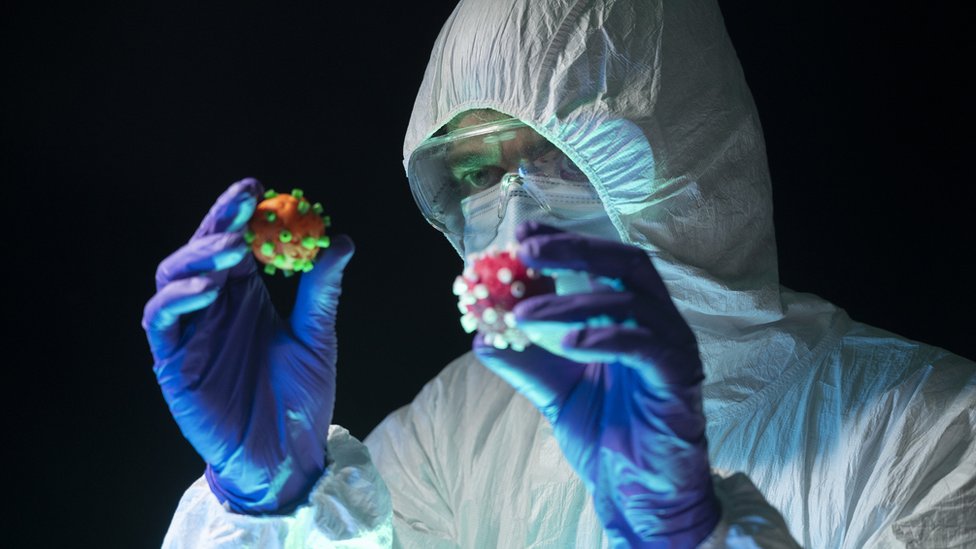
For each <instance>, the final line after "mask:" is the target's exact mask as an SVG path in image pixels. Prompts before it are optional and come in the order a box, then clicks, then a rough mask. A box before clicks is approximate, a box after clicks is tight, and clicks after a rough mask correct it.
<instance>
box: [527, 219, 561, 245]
mask: <svg viewBox="0 0 976 549" xmlns="http://www.w3.org/2000/svg"><path fill="white" fill-rule="evenodd" d="M566 232H568V231H564V230H562V229H559V228H557V227H553V226H552V225H545V224H543V223H539V222H538V221H526V222H525V223H520V224H519V226H518V227H515V239H516V240H518V241H519V242H521V241H523V240H525V239H526V238H529V237H530V236H545V235H553V234H565V233H566Z"/></svg>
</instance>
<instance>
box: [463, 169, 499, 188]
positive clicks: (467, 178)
mask: <svg viewBox="0 0 976 549" xmlns="http://www.w3.org/2000/svg"><path fill="white" fill-rule="evenodd" d="M503 175H505V170H504V169H503V168H501V167H499V166H481V167H479V168H475V169H470V170H465V171H463V172H461V173H460V174H457V175H456V177H457V180H458V182H459V183H461V184H462V185H464V186H466V187H471V188H474V189H487V188H488V187H491V186H492V185H495V184H497V183H498V182H499V181H501V179H502V176H503Z"/></svg>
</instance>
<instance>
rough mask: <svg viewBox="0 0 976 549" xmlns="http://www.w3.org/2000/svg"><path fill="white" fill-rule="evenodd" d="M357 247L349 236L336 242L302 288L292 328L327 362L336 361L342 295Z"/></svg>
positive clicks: (319, 260) (303, 282)
mask: <svg viewBox="0 0 976 549" xmlns="http://www.w3.org/2000/svg"><path fill="white" fill-rule="evenodd" d="M355 251H356V247H355V245H354V244H353V242H352V239H351V238H349V237H348V236H346V235H337V236H335V237H334V238H332V243H331V244H330V245H329V247H328V248H326V249H325V250H323V251H322V252H319V254H320V255H319V257H318V258H317V259H316V260H315V267H313V268H312V270H311V271H310V272H308V273H305V274H303V275H302V280H301V282H300V283H299V285H298V295H297V297H296V299H295V308H294V309H292V313H291V326H292V331H293V332H294V334H295V337H297V338H298V340H299V341H301V342H302V343H304V344H305V345H306V346H308V347H309V348H310V349H312V350H313V351H314V352H317V353H319V354H320V356H322V357H323V358H324V359H327V362H333V363H334V361H335V352H336V351H335V350H336V335H335V316H336V309H337V308H338V305H339V295H340V294H341V293H342V273H343V270H344V269H345V268H346V265H347V264H349V260H350V259H351V258H352V255H353V253H354V252H355Z"/></svg>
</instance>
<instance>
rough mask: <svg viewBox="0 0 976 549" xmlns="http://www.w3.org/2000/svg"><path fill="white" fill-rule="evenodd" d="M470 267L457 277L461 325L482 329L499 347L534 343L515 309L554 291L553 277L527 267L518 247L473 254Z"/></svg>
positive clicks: (467, 329)
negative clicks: (519, 323) (517, 253)
mask: <svg viewBox="0 0 976 549" xmlns="http://www.w3.org/2000/svg"><path fill="white" fill-rule="evenodd" d="M468 260H469V261H468V267H467V268H465V269H464V272H463V273H462V274H461V276H459V277H457V278H456V279H455V280H454V295H456V296H458V310H459V311H461V314H462V316H461V327H463V328H464V331H465V332H467V333H469V334H470V333H472V332H475V331H477V332H479V333H480V334H482V335H483V336H484V338H485V343H487V344H489V345H492V346H494V347H496V348H498V349H507V348H511V349H513V350H515V351H522V350H524V349H525V348H526V347H527V346H528V345H529V343H530V341H529V338H528V337H527V336H526V335H525V333H524V332H522V331H521V330H519V329H518V327H517V326H516V324H515V313H513V312H512V309H513V308H514V307H515V304H516V303H518V302H519V301H521V300H523V299H525V298H528V297H532V296H534V295H540V294H544V293H549V292H552V291H553V289H554V284H553V280H552V279H551V278H550V277H548V276H543V275H541V274H539V273H538V272H536V271H535V270H534V269H531V268H529V267H526V265H525V264H524V263H522V261H521V260H519V258H518V255H516V253H515V247H514V246H513V247H510V248H508V249H506V250H502V251H498V250H487V251H485V252H482V253H478V254H472V255H471V256H469V258H468Z"/></svg>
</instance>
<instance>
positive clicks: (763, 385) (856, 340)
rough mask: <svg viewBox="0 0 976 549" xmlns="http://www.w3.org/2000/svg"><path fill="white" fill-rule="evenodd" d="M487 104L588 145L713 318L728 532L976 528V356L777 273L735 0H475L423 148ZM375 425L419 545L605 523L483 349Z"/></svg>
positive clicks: (574, 532) (692, 299)
mask: <svg viewBox="0 0 976 549" xmlns="http://www.w3.org/2000/svg"><path fill="white" fill-rule="evenodd" d="M479 108H490V109H495V110H498V111H501V112H503V113H506V114H509V115H512V116H515V117H518V118H519V119H521V120H523V121H524V122H526V123H527V124H529V125H530V126H531V127H533V128H534V129H535V130H536V131H538V132H539V133H541V134H542V135H544V136H545V137H546V138H548V139H549V140H550V141H552V142H553V143H555V144H556V145H557V146H558V147H560V148H561V149H562V150H563V151H564V152H565V153H566V154H567V155H568V156H570V158H571V159H572V160H573V162H574V163H575V164H576V165H577V166H578V167H579V168H580V169H581V170H582V171H583V172H584V173H585V174H586V176H587V177H588V179H589V180H590V181H591V182H592V183H593V185H594V187H595V188H596V189H597V192H598V194H599V196H600V198H601V200H602V202H603V206H604V207H605V209H606V213H607V215H608V217H609V219H610V220H611V222H612V223H613V225H614V227H615V228H616V230H617V232H618V235H619V237H620V239H621V240H622V241H623V242H627V243H631V244H634V245H637V246H640V247H641V248H643V249H645V250H646V251H647V252H648V253H649V254H650V255H652V257H653V258H654V265H655V267H656V268H657V270H658V272H659V273H660V274H661V276H662V278H663V279H664V282H665V284H666V286H667V288H668V291H669V293H670V294H671V297H672V299H673V300H674V302H675V304H676V306H677V307H678V310H679V311H680V312H681V314H682V316H683V317H684V318H685V320H686V321H687V322H688V324H689V325H690V326H691V328H692V330H693V331H694V332H695V336H696V339H697V340H698V342H699V350H700V352H701V355H702V360H703V365H704V370H705V376H706V379H705V385H704V387H703V398H704V408H705V417H706V420H707V427H706V433H707V436H708V441H709V452H710V460H711V464H712V467H713V468H714V469H719V470H722V471H727V472H729V473H736V472H738V473H739V474H732V475H731V476H729V477H728V478H726V479H724V480H723V481H717V482H716V483H715V491H716V495H717V496H718V498H719V500H720V501H721V502H722V507H723V509H722V512H723V515H722V520H721V522H720V524H719V526H718V528H717V529H716V531H715V532H714V533H713V535H712V536H711V537H710V538H709V539H707V540H706V542H705V544H706V545H708V546H723V545H727V546H744V547H748V546H761V547H792V546H795V543H796V542H798V543H799V544H801V545H803V546H805V547H851V548H853V547H964V546H972V545H974V544H976V524H974V522H976V521H973V520H972V518H971V509H973V508H974V506H976V505H974V504H976V480H974V479H976V459H974V455H976V448H974V433H973V431H974V425H976V412H974V407H976V405H974V401H976V396H974V395H976V366H974V364H973V363H972V362H970V361H968V360H966V359H963V358H960V357H958V356H955V355H953V354H951V353H949V352H947V351H944V350H941V349H937V348H933V347H930V346H927V345H924V344H921V343H917V342H913V341H909V340H906V339H904V338H901V337H899V336H897V335H893V334H890V333H887V332H885V331H883V330H879V329H876V328H871V327H868V326H864V325H862V324H859V323H857V322H854V321H852V320H850V319H849V318H848V317H847V316H846V314H845V313H844V312H843V311H842V310H840V309H839V308H837V307H835V306H834V305H832V304H830V303H827V302H825V301H823V300H822V299H819V298H817V297H816V296H812V295H809V294H803V293H797V292H794V291H791V290H789V289H786V288H783V287H782V286H780V285H779V281H778V276H777V267H776V250H775V239H774V233H773V224H772V203H771V195H770V193H771V190H770V182H769V174H768V170H767V166H766V158H765V149H764V143H763V138H762V131H761V128H760V125H759V119H758V116H757V114H756V110H755V107H754V105H753V103H752V98H751V94H750V93H749V90H748V88H747V86H746V83H745V79H744V78H743V75H742V71H741V68H740V66H739V63H738V60H737V58H736V56H735V52H734V50H733V48H732V45H731V43H730V41H729V39H728V36H727V35H726V32H725V30H724V25H723V22H722V18H721V14H720V12H719V9H718V6H717V5H716V3H715V2H714V1H713V0H686V1H683V2H670V3H665V2H663V1H662V0H646V1H639V2H638V1H634V2H626V1H622V0H621V1H613V0H605V1H591V2H581V1H579V2H571V1H544V2H543V1H537V0H494V1H492V2H478V1H474V0H471V1H467V0H466V1H463V2H461V4H460V5H459V6H458V7H457V9H456V10H455V11H454V13H453V14H452V15H451V17H450V18H449V20H448V21H447V23H446V24H445V26H444V29H443V31H442V32H441V34H440V36H439V37H438V39H437V41H436V42H435V45H434V48H433V52H432V55H431V60H430V63H429V65H428V67H427V72H426V74H425V77H424V80H423V83H422V84H421V89H420V91H419V93H418V97H417V100H416V103H415V106H414V112H413V114H412V117H411V121H410V125H409V128H408V131H407V136H406V139H405V142H404V159H405V162H406V160H407V159H409V157H410V154H411V152H412V151H413V150H414V149H415V148H416V147H417V146H418V144H420V143H421V142H422V141H423V140H424V139H426V138H427V137H428V136H430V135H432V134H433V133H434V132H435V131H436V130H437V129H438V128H439V127H440V126H441V125H443V124H444V123H446V122H447V121H448V120H451V119H452V118H453V117H454V116H455V115H456V114H458V113H460V112H462V111H465V110H468V109H479ZM779 184H789V182H780V183H779ZM452 244H453V245H454V246H455V247H456V248H458V243H457V242H456V241H452ZM445 291H446V290H445ZM365 442H366V445H367V446H368V447H369V449H370V452H371V454H372V458H373V463H374V464H375V466H376V468H377V470H378V471H379V472H380V474H381V475H382V477H383V479H384V480H385V481H386V484H387V486H388V488H389V491H390V497H391V498H392V503H393V509H394V512H393V521H394V526H395V536H396V538H397V541H396V543H397V544H399V545H402V546H404V547H602V546H606V539H605V537H604V534H603V532H602V529H601V528H600V525H599V521H598V520H597V519H596V516H595V514H594V513H593V508H592V505H591V503H590V500H589V495H588V493H587V492H586V490H585V488H584V487H583V484H582V482H581V481H580V480H579V478H578V477H576V475H575V474H573V472H572V470H571V468H570V467H569V466H568V465H567V464H566V462H565V460H564V458H563V456H562V454H561V452H560V451H559V448H558V446H557V445H556V441H555V439H554V438H553V436H552V433H551V429H550V428H549V424H548V422H547V421H545V419H544V418H543V417H542V416H541V414H539V412H538V411H537V410H536V409H535V408H534V407H533V406H532V405H531V404H530V403H529V402H528V401H526V400H525V399H524V398H522V397H521V396H519V395H517V394H516V393H515V392H514V390H513V389H512V388H511V387H510V386H509V385H508V384H507V383H505V382H504V381H502V380H500V379H499V378H497V377H496V376H494V375H493V374H491V373H490V372H489V371H488V370H487V369H485V368H484V367H483V366H482V365H480V364H479V363H478V362H477V361H476V360H475V359H474V357H473V356H472V355H470V354H467V355H465V356H463V357H461V358H459V359H458V360H456V361H455V362H454V363H452V364H451V365H450V366H448V368H447V369H445V370H444V371H443V372H442V373H441V374H440V375H438V376H437V377H436V378H435V379H434V380H432V381H431V382H430V383H429V384H428V385H427V386H426V387H425V388H424V389H423V390H422V391H421V393H420V394H419V395H418V396H417V398H416V399H415V400H414V402H413V403H412V404H410V405H409V406H406V407H404V408H402V409H400V410H398V411H396V412H394V413H393V414H391V415H390V416H389V417H388V418H387V419H386V420H385V421H384V422H383V423H381V424H380V425H379V426H378V427H377V428H376V429H375V430H374V431H373V433H372V434H371V435H370V436H369V437H368V438H367V440H366V441H365ZM753 486H754V487H755V488H757V489H758V491H757V490H753V489H752V488H753ZM363 501H368V498H367V497H365V496H364V497H363ZM777 510H778V511H779V513H777ZM184 512H188V511H184ZM178 516H179V515H178ZM780 516H781V517H782V518H780ZM240 528H243V529H247V528H250V527H249V526H247V525H243V526H240ZM255 528H256V527H255ZM791 538H793V539H791ZM794 539H795V541H794Z"/></svg>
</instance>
